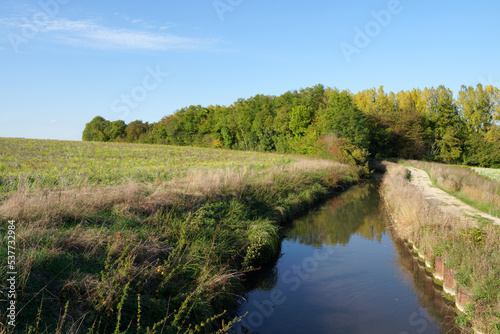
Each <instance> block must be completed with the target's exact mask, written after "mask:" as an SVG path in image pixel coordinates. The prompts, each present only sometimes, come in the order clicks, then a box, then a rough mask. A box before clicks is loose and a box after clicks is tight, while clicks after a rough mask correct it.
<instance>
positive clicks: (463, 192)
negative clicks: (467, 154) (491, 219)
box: [403, 160, 500, 218]
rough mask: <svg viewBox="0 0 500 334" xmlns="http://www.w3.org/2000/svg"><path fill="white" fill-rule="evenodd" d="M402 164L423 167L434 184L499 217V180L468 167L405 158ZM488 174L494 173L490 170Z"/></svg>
mask: <svg viewBox="0 0 500 334" xmlns="http://www.w3.org/2000/svg"><path fill="white" fill-rule="evenodd" d="M403 164H408V165H411V166H414V167H417V168H420V169H424V170H425V171H426V172H427V173H428V174H429V176H430V178H431V180H432V183H433V184H434V185H435V186H437V187H439V188H441V189H442V190H444V191H446V192H448V193H449V194H451V195H453V196H455V197H457V198H459V199H461V200H462V201H463V202H465V203H467V204H469V205H470V206H472V207H474V208H476V209H478V210H480V211H483V212H486V213H488V214H490V215H492V216H495V217H499V218H500V182H499V181H496V180H493V179H491V178H488V177H487V176H483V175H480V174H478V173H477V172H475V171H474V170H472V169H470V168H468V167H461V166H452V165H445V164H439V163H430V162H424V161H415V160H406V161H404V162H403ZM489 174H490V175H494V174H493V173H492V172H491V171H490V173H489Z"/></svg>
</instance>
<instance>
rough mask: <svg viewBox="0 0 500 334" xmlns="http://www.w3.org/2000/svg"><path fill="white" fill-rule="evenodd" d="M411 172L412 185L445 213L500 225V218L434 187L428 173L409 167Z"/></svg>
mask: <svg viewBox="0 0 500 334" xmlns="http://www.w3.org/2000/svg"><path fill="white" fill-rule="evenodd" d="M407 168H408V169H409V170H410V172H411V184H413V185H415V186H417V187H418V188H420V189H422V192H423V194H424V196H425V197H426V198H427V199H428V200H429V201H431V202H434V203H436V204H437V205H438V206H440V207H441V210H443V211H444V212H449V213H451V214H453V215H455V216H458V217H461V218H462V217H465V218H469V219H473V220H475V221H476V222H485V221H489V222H491V223H494V224H496V225H500V218H497V217H494V216H491V215H489V214H487V213H484V212H481V211H479V210H477V209H475V208H473V207H471V206H470V205H468V204H465V203H464V202H462V201H461V200H459V199H458V198H456V197H453V196H451V195H449V194H447V193H446V192H444V191H442V190H441V189H439V188H437V187H435V186H433V185H432V182H431V179H430V178H429V175H428V174H427V172H426V171H424V170H421V169H418V168H414V167H407Z"/></svg>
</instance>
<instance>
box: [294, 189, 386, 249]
mask: <svg viewBox="0 0 500 334" xmlns="http://www.w3.org/2000/svg"><path fill="white" fill-rule="evenodd" d="M377 190H378V183H375V182H370V183H366V184H364V185H360V186H356V187H353V188H351V189H349V190H347V191H345V192H344V193H342V194H341V195H339V196H337V197H335V198H333V199H332V200H330V201H328V202H327V203H326V204H324V205H323V206H322V207H321V208H320V209H318V210H316V211H313V212H311V213H309V214H308V215H307V216H306V217H304V218H302V219H300V220H297V221H295V222H294V223H293V226H292V227H291V228H290V229H289V230H288V231H287V232H288V237H287V239H288V240H293V241H298V242H300V243H302V244H306V245H310V246H314V247H320V246H322V245H328V246H337V245H342V246H345V245H347V244H348V243H349V240H350V239H351V235H353V234H356V235H359V236H362V237H364V238H366V239H369V240H377V241H378V242H380V241H381V239H382V235H383V234H384V233H385V218H384V216H383V215H382V214H381V212H380V210H379V195H378V191H377Z"/></svg>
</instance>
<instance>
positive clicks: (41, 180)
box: [0, 138, 293, 193]
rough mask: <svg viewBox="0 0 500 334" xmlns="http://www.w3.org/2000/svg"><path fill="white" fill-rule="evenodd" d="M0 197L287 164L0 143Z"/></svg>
mask: <svg viewBox="0 0 500 334" xmlns="http://www.w3.org/2000/svg"><path fill="white" fill-rule="evenodd" d="M0 147H1V148H2V149H1V150H0V193H2V192H3V193H6V192H12V191H15V190H16V189H17V188H18V187H20V186H23V187H25V188H26V187H27V188H28V189H31V190H34V189H39V188H46V187H48V188H61V189H67V188H69V187H78V186H82V185H92V186H102V185H118V184H124V183H128V182H130V181H133V182H161V181H168V180H171V179H172V178H174V177H179V176H183V175H185V174H186V173H187V172H188V171H193V170H214V169H226V168H230V169H247V170H252V171H259V170H265V169H267V168H269V167H273V166H284V165H289V164H290V163H291V162H292V161H293V160H292V159H291V158H288V157H285V156H281V155H273V154H265V153H256V152H242V151H229V150H222V149H219V150H214V149H206V148H194V147H176V146H160V145H140V144H124V143H96V142H77V141H56V140H32V139H17V138H0Z"/></svg>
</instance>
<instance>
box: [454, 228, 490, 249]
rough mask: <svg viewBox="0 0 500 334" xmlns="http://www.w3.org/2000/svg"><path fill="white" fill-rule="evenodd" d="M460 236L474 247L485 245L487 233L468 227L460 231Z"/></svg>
mask: <svg viewBox="0 0 500 334" xmlns="http://www.w3.org/2000/svg"><path fill="white" fill-rule="evenodd" d="M460 236H461V237H462V239H463V240H465V241H467V242H469V243H471V244H473V245H474V246H479V245H484V243H485V239H486V232H484V231H483V230H482V229H480V228H478V227H468V228H465V229H462V230H460Z"/></svg>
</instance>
